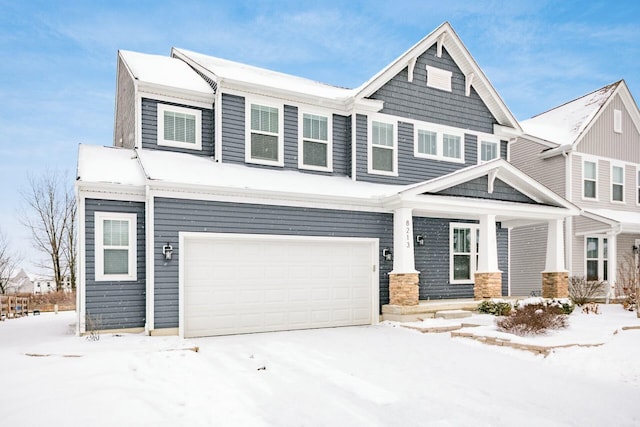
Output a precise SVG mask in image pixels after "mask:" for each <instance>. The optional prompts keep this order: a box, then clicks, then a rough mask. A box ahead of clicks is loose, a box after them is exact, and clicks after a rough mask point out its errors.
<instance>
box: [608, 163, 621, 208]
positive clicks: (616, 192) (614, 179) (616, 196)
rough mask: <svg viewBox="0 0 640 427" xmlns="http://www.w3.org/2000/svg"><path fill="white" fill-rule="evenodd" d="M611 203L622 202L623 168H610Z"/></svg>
mask: <svg viewBox="0 0 640 427" xmlns="http://www.w3.org/2000/svg"><path fill="white" fill-rule="evenodd" d="M611 201H612V202H624V167H623V166H611Z"/></svg>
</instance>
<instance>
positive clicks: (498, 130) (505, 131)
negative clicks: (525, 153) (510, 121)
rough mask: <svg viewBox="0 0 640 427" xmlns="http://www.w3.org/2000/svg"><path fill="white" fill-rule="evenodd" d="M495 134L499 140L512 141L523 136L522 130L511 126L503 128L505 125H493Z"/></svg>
mask: <svg viewBox="0 0 640 427" xmlns="http://www.w3.org/2000/svg"><path fill="white" fill-rule="evenodd" d="M493 134H494V135H495V136H497V137H499V138H504V139H507V140H509V139H512V138H517V137H519V136H522V130H520V129H516V128H512V127H509V126H503V125H498V124H494V125H493Z"/></svg>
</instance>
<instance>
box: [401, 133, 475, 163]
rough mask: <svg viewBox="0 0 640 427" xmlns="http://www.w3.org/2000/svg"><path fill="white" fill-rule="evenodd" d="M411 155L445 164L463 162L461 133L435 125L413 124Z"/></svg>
mask: <svg viewBox="0 0 640 427" xmlns="http://www.w3.org/2000/svg"><path fill="white" fill-rule="evenodd" d="M413 138H414V144H413V155H414V156H416V157H425V158H430V159H437V160H444V161H447V162H456V163H462V162H464V144H463V140H464V138H463V136H462V133H459V134H458V133H456V129H454V128H447V127H444V126H439V125H435V124H429V125H425V124H422V123H415V124H414V134H413Z"/></svg>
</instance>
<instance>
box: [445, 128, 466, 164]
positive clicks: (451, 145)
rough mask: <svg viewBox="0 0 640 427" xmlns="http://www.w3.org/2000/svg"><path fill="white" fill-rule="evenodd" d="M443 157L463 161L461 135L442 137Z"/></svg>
mask: <svg viewBox="0 0 640 427" xmlns="http://www.w3.org/2000/svg"><path fill="white" fill-rule="evenodd" d="M442 155H443V156H444V157H449V158H452V159H459V160H462V138H461V137H460V136H459V135H450V134H447V133H445V134H443V135H442Z"/></svg>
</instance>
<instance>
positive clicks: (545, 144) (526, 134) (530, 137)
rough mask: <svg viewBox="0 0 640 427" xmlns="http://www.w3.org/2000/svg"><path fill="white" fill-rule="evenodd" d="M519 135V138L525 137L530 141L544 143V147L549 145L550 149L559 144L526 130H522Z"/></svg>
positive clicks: (557, 146)
mask: <svg viewBox="0 0 640 427" xmlns="http://www.w3.org/2000/svg"><path fill="white" fill-rule="evenodd" d="M519 136H520V137H521V138H523V139H527V140H529V141H531V142H535V143H537V144H540V145H544V146H545V147H549V148H551V149H554V148H559V147H560V145H559V144H558V143H555V142H553V141H547V140H546V139H543V138H540V137H537V136H535V135H531V134H528V133H526V132H522V133H521V134H520V135H519ZM518 141H520V139H518ZM567 147H568V146H567Z"/></svg>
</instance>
